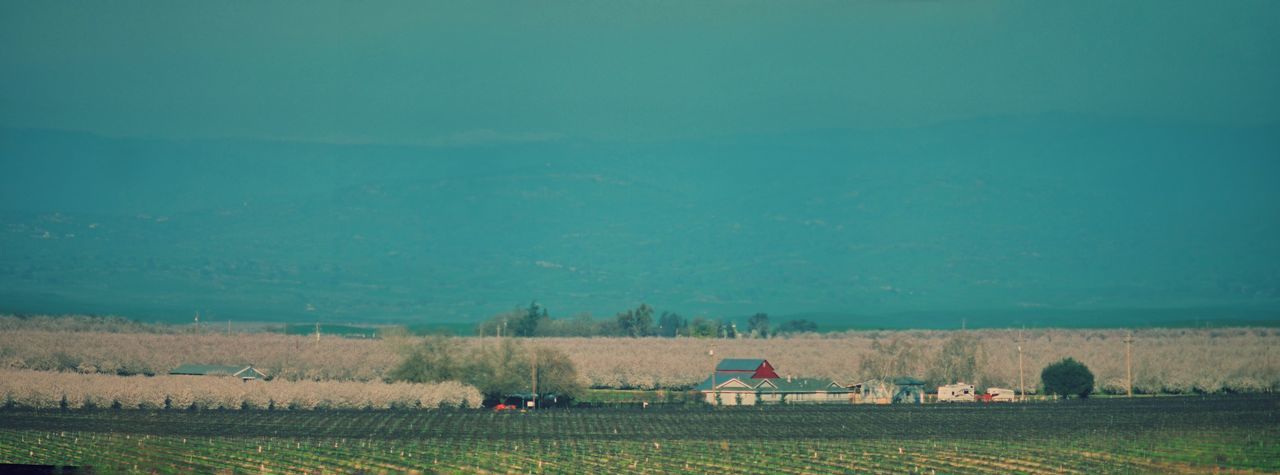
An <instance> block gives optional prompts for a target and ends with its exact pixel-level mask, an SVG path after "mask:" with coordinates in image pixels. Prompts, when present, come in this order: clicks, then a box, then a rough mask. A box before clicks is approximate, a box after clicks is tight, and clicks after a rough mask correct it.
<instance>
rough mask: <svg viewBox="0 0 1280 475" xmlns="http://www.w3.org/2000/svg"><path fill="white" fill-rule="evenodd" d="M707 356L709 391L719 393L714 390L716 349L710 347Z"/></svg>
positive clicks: (713, 346) (712, 346)
mask: <svg viewBox="0 0 1280 475" xmlns="http://www.w3.org/2000/svg"><path fill="white" fill-rule="evenodd" d="M707 356H709V357H711V390H712V391H715V392H720V391H717V390H716V347H715V345H711V350H710V351H707Z"/></svg>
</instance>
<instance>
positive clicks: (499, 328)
mask: <svg viewBox="0 0 1280 475" xmlns="http://www.w3.org/2000/svg"><path fill="white" fill-rule="evenodd" d="M655 315H658V316H657V317H656V318H655ZM476 331H477V333H478V334H480V335H486V336H517V337H538V336H545V337H566V336H620V337H632V338H640V337H665V338H673V337H680V336H685V337H697V338H769V337H771V336H775V335H781V334H787V333H805V332H816V331H818V325H817V324H816V323H814V322H811V321H808V320H789V321H786V322H783V323H781V324H779V325H777V326H772V325H771V324H770V321H769V315H768V314H765V313H757V314H755V315H752V316H751V317H749V318H748V319H747V326H746V328H745V329H739V328H738V326H737V324H736V323H735V322H734V321H732V320H727V319H723V318H713V317H694V318H693V319H688V318H685V317H683V316H681V315H680V314H677V313H675V312H667V311H664V312H662V313H661V314H660V315H659V314H657V311H656V310H655V309H654V308H653V307H651V306H649V305H648V304H644V303H642V304H640V305H639V306H637V307H636V308H633V309H628V310H625V311H622V312H618V313H617V314H616V315H614V317H613V318H611V319H595V318H592V317H591V315H589V314H578V315H575V316H572V317H568V318H554V317H552V316H551V315H550V313H549V312H548V311H547V308H546V307H544V306H542V305H541V304H539V303H537V302H532V303H530V304H529V306H528V307H525V308H519V309H516V310H512V311H510V312H506V313H501V314H498V315H495V316H493V317H492V318H490V319H489V320H486V321H485V322H483V323H481V324H480V325H478V326H477V327H476Z"/></svg>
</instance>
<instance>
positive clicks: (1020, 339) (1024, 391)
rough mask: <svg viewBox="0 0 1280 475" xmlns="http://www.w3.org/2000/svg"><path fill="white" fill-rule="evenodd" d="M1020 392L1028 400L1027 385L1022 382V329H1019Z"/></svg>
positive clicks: (1022, 398) (1023, 398) (1022, 397)
mask: <svg viewBox="0 0 1280 475" xmlns="http://www.w3.org/2000/svg"><path fill="white" fill-rule="evenodd" d="M1018 394H1019V395H1020V397H1021V400H1023V401H1025V400H1027V387H1026V386H1025V385H1024V384H1023V382H1022V331H1021V330H1019V331H1018Z"/></svg>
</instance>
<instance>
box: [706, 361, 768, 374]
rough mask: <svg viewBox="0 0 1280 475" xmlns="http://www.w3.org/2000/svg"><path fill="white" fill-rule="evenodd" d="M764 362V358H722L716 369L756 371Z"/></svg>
mask: <svg viewBox="0 0 1280 475" xmlns="http://www.w3.org/2000/svg"><path fill="white" fill-rule="evenodd" d="M762 364H764V358H729V359H723V360H720V364H717V365H716V371H755V370H756V369H757V368H759V367H760V365H762Z"/></svg>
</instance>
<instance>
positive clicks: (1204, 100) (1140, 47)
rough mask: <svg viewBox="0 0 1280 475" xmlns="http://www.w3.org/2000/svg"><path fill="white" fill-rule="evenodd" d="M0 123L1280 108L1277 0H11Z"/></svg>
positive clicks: (630, 123) (550, 130)
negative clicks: (755, 0)
mask: <svg viewBox="0 0 1280 475" xmlns="http://www.w3.org/2000/svg"><path fill="white" fill-rule="evenodd" d="M0 70H3V71H5V72H4V74H2V75H0V126H4V127H12V128H45V129H69V130H77V131H86V132H93V133H99V134H104V135H109V136H124V137H153V138H227V137H235V138H265V139H286V140H302V141H319V142H338V143H350V142H355V143H401V144H472V143H485V142H502V141H517V142H519V141H543V140H551V139H559V138H567V139H586V140H661V139H669V138H673V137H681V138H687V137H694V138H696V137H715V136H723V135H735V134H743V133H769V132H778V131H793V130H809V129H832V128H836V129H844V128H873V129H874V128H885V127H889V128H893V127H912V126H920V125H928V124H935V123H939V122H944V121H953V120H965V119H971V118H984V117H1006V116H1025V115H1038V114H1046V113H1067V114H1084V115H1090V116H1104V117H1119V118H1129V119H1149V120H1159V121H1179V122H1193V123H1206V124H1225V125H1235V126H1242V125H1267V124H1276V123H1278V122H1280V98H1278V97H1280V94H1278V91H1277V89H1278V87H1277V84H1278V83H1280V81H1277V78H1278V77H1280V4H1278V3H1276V2H1271V1H1245V0H1241V1H1231V2H1201V1H1197V2H1187V1H1166V0H1161V1H1129V2H1110V1H1100V2H985V1H984V2H968V1H958V2H929V1H869V2H868V1H840V2H685V1H676V2H401V3H396V2H375V3H372V4H370V3H363V2H325V1H319V2H237V1H232V2H167V1H157V2H132V1H126V2H59V1H48V2H4V3H3V5H0Z"/></svg>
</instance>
